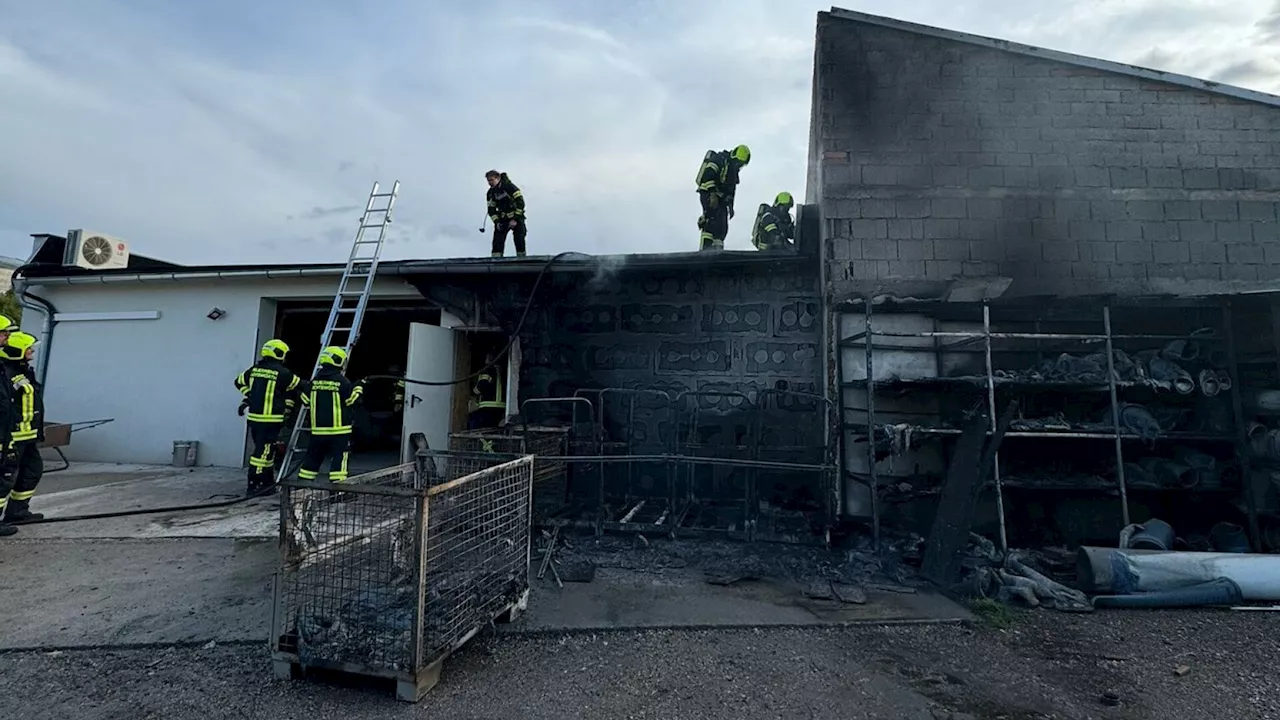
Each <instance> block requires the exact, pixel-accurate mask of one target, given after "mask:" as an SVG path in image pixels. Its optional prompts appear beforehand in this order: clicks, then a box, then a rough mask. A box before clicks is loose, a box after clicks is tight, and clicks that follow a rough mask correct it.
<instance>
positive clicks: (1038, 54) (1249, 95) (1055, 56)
mask: <svg viewBox="0 0 1280 720" xmlns="http://www.w3.org/2000/svg"><path fill="white" fill-rule="evenodd" d="M824 14H825V15H828V16H830V17H831V18H833V19H837V20H845V21H849V22H858V23H864V24H868V25H877V26H879V27H884V28H890V29H893V30H901V31H903V32H909V33H915V34H917V35H928V36H930V37H935V38H941V39H944V40H952V41H955V42H961V43H967V44H969V45H977V46H979V47H984V48H989V49H992V50H1001V51H1004V52H1011V53H1017V54H1019V55H1026V56H1028V57H1035V58H1040V59H1043V60H1051V61H1055V62H1061V63H1067V64H1070V65H1075V66H1078V67H1084V68H1090V69H1093V70H1099V71H1102V72H1108V73H1115V74H1118V75H1128V76H1130V77H1136V78H1141V79H1143V80H1150V81H1152V82H1162V83H1168V84H1170V85H1179V86H1182V87H1187V88H1191V89H1193V90H1199V91H1202V92H1209V93H1214V94H1217V95H1224V96H1227V97H1232V98H1235V99H1237V100H1245V101H1248V102H1255V103H1261V104H1263V105H1269V106H1271V107H1280V96H1277V95H1272V94H1270V93H1264V92H1260V91H1258V90H1250V89H1248V88H1242V87H1239V86H1236V85H1227V84H1225V83H1220V82H1214V81H1212V80H1205V79H1202V78H1195V77H1191V76H1189V75H1179V74H1177V73H1171V72H1164V71H1161V70H1152V69H1150V68H1144V67H1139V66H1137V65H1127V64H1125V63H1120V62H1114V61H1111V60H1101V59H1099V58H1092V57H1087V56H1084V55H1075V54H1073V53H1067V52H1061V51H1058V50H1047V49H1045V48H1040V47H1036V46H1034V45H1024V44H1022V43H1016V42H1012V41H1009V40H1000V39H998V38H991V37H986V36H983V35H974V34H972V33H966V32H960V31H958V30H947V29H944V28H939V27H933V26H930V25H920V24H918V23H913V22H907V21H905V20H897V19H895V18H889V17H884V16H881V15H869V14H867V13H861V12H857V11H855V10H845V9H843V8H837V7H833V8H831V11H830V12H829V13H819V25H821V16H822V15H824Z"/></svg>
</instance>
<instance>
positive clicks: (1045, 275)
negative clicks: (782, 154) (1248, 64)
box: [808, 11, 1280, 295]
mask: <svg viewBox="0 0 1280 720" xmlns="http://www.w3.org/2000/svg"><path fill="white" fill-rule="evenodd" d="M859 18H863V19H859ZM894 22H895V21H883V22H882V21H881V19H876V20H874V21H871V20H868V19H865V16H859V15H857V14H854V13H849V14H845V13H844V12H843V11H834V12H832V13H821V14H820V15H819V19H818V29H817V48H816V57H815V76H814V92H815V103H814V117H813V119H812V125H813V127H812V137H811V148H810V164H811V167H810V189H809V197H808V200H809V202H820V203H821V204H822V209H823V216H824V218H825V227H824V235H825V239H826V242H825V246H826V249H825V252H826V253H827V255H826V259H827V268H826V270H827V272H828V274H829V276H830V281H831V289H832V290H833V291H834V292H835V293H836V294H837V295H839V294H841V293H842V292H855V291H857V290H858V289H859V288H864V289H865V287H866V286H868V285H870V286H885V285H892V284H894V282H895V281H922V280H923V281H943V282H945V281H948V280H951V279H953V278H982V277H992V276H1004V277H1011V278H1013V284H1012V286H1011V287H1010V289H1009V292H1010V293H1013V294H1017V293H1035V294H1039V293H1045V294H1047V293H1055V294H1073V293H1093V292H1120V293H1137V292H1162V291H1167V290H1169V289H1170V288H1171V287H1174V286H1179V284H1184V283H1188V282H1190V283H1193V284H1194V283H1203V284H1212V283H1221V282H1223V281H1259V280H1274V279H1277V278H1280V229H1278V227H1280V226H1278V225H1277V222H1276V221H1277V204H1278V203H1280V106H1278V105H1277V104H1268V103H1267V102H1265V98H1263V100H1261V101H1252V100H1247V99H1241V98H1237V97H1233V96H1229V95H1227V94H1223V93H1218V92H1212V91H1211V90H1210V89H1209V87H1210V86H1211V85H1212V84H1211V83H1205V84H1204V85H1205V88H1204V89H1198V88H1195V87H1190V86H1187V85H1181V84H1175V83H1168V82H1158V81H1154V80H1151V79H1146V78H1143V77H1139V76H1136V75H1130V74H1125V73H1121V72H1117V71H1115V70H1108V69H1106V65H1105V64H1103V63H1099V64H1098V65H1097V66H1088V64H1087V63H1084V64H1075V63H1068V62H1063V61H1060V60H1053V59H1047V58H1043V57H1035V56H1031V55H1028V54H1025V53H1021V52H1013V51H1009V50H1001V49H999V48H998V47H992V46H988V45H982V44H979V43H975V42H968V41H965V40H962V39H957V38H955V37H939V36H937V35H936V31H932V30H929V29H926V30H929V31H928V32H924V31H922V32H916V31H912V30H910V29H904V28H903V27H902V26H903V25H905V24H896V25H895V24H894ZM884 23H888V24H889V26H887V25H886V24H884ZM908 27H911V26H908ZM1177 289H1184V287H1177Z"/></svg>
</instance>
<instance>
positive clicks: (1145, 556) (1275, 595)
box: [1076, 547, 1280, 600]
mask: <svg viewBox="0 0 1280 720" xmlns="http://www.w3.org/2000/svg"><path fill="white" fill-rule="evenodd" d="M1076 576H1077V580H1079V582H1080V587H1081V589H1083V590H1084V591H1085V592H1087V593H1089V594H1092V595H1128V594H1130V593H1140V592H1157V591H1161V590H1173V589H1175V588H1182V587H1187V586H1188V585H1196V584H1198V583H1202V582H1208V581H1210V580H1214V579H1217V578H1229V579H1231V580H1233V581H1235V583H1236V584H1237V585H1239V586H1240V591H1241V593H1242V594H1243V596H1244V599H1245V600H1280V555H1260V554H1253V553H1215V552H1178V551H1172V552H1167V551H1163V550H1129V549H1117V548H1102V547H1082V548H1080V550H1079V552H1078V553H1077V555H1076Z"/></svg>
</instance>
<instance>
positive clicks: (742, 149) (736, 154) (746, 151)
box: [732, 145, 751, 165]
mask: <svg viewBox="0 0 1280 720" xmlns="http://www.w3.org/2000/svg"><path fill="white" fill-rule="evenodd" d="M732 154H733V158H734V159H735V160H737V161H738V162H740V163H742V164H743V165H746V164H747V163H749V162H751V148H749V147H747V146H746V145H739V146H738V147H736V148H734V149H733V153H732Z"/></svg>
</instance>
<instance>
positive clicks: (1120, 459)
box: [1102, 305, 1129, 525]
mask: <svg viewBox="0 0 1280 720" xmlns="http://www.w3.org/2000/svg"><path fill="white" fill-rule="evenodd" d="M1102 327H1103V330H1104V331H1105V332H1106V333H1107V389H1108V390H1109V391H1110V392H1111V429H1112V430H1113V431H1114V433H1115V445H1116V448H1115V449H1116V482H1117V483H1118V484H1119V486H1120V513H1121V515H1120V517H1121V519H1122V520H1123V524H1124V525H1128V524H1129V491H1128V488H1127V487H1125V481H1124V447H1123V444H1122V443H1121V442H1120V399H1119V396H1118V394H1117V392H1116V361H1115V357H1114V355H1115V353H1114V352H1113V351H1112V349H1111V306H1110V305H1103V306H1102Z"/></svg>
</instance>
